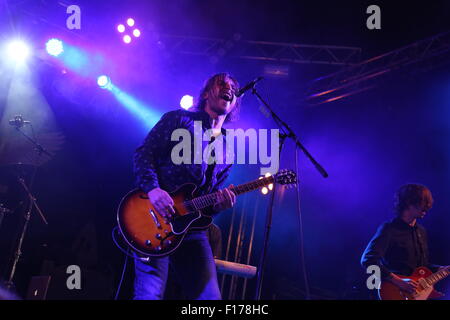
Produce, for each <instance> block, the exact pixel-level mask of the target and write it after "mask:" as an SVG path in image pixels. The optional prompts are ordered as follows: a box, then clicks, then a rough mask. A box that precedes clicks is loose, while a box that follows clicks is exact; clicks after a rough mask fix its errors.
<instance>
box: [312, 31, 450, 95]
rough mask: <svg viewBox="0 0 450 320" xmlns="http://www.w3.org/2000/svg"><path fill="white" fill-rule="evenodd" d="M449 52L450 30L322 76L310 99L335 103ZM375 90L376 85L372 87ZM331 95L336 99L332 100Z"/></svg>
mask: <svg viewBox="0 0 450 320" xmlns="http://www.w3.org/2000/svg"><path fill="white" fill-rule="evenodd" d="M447 52H450V31H449V32H444V33H441V34H438V35H436V36H433V37H430V38H428V39H425V40H421V41H417V42H414V43H412V44H410V45H407V46H404V47H402V48H399V49H396V50H394V51H391V52H388V53H385V54H382V55H379V56H376V57H373V58H370V59H367V60H365V61H363V62H361V63H358V64H355V65H352V66H348V67H345V68H343V69H342V70H340V71H338V72H335V73H332V74H330V75H327V76H324V77H320V78H318V79H316V80H315V81H314V82H313V83H312V84H311V86H310V88H309V90H308V93H307V98H306V100H307V101H308V100H309V102H310V103H312V104H322V103H324V102H330V101H335V100H336V99H334V98H336V97H339V98H342V97H348V96H350V95H353V94H355V93H358V92H360V90H359V89H358V86H359V85H360V84H362V83H364V82H366V81H369V80H370V81H374V80H377V81H378V80H379V79H380V78H381V77H382V76H384V75H385V74H387V73H389V72H392V71H395V70H399V69H402V68H405V67H406V66H411V65H413V64H417V63H419V62H422V61H426V60H430V59H432V58H434V57H437V56H441V55H443V54H444V53H447ZM373 87H375V85H371V86H370V88H373ZM341 90H347V91H345V92H342V91H341ZM330 94H333V95H334V97H333V96H331V97H330Z"/></svg>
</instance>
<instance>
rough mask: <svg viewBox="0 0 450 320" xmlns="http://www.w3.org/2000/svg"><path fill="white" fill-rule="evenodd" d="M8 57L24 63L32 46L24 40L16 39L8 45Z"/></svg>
mask: <svg viewBox="0 0 450 320" xmlns="http://www.w3.org/2000/svg"><path fill="white" fill-rule="evenodd" d="M7 53H8V57H9V58H10V59H11V60H13V61H15V62H16V63H23V62H25V61H26V60H27V58H28V57H29V55H30V48H29V47H28V45H27V44H26V43H25V42H23V41H22V40H14V41H12V42H10V43H9V44H8V46H7Z"/></svg>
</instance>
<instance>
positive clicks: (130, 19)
mask: <svg viewBox="0 0 450 320" xmlns="http://www.w3.org/2000/svg"><path fill="white" fill-rule="evenodd" d="M127 24H128V25H129V26H130V27H132V26H134V19H132V18H128V20H127Z"/></svg>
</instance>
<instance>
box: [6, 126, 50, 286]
mask: <svg viewBox="0 0 450 320" xmlns="http://www.w3.org/2000/svg"><path fill="white" fill-rule="evenodd" d="M16 129H17V131H19V132H20V133H21V134H22V135H23V136H24V137H25V138H26V139H27V140H28V141H30V142H31V143H32V144H34V145H35V150H36V151H37V152H38V154H39V155H42V154H43V153H44V154H46V155H48V156H52V155H51V154H50V153H49V152H48V151H47V150H45V149H44V148H43V147H42V146H41V145H40V144H39V143H38V142H37V141H36V140H35V139H32V138H31V137H29V136H28V135H26V134H25V133H24V132H23V131H22V130H20V127H19V126H16ZM17 181H18V182H19V184H20V185H21V186H22V188H23V189H24V190H25V192H26V194H27V196H28V199H29V203H28V207H27V210H26V213H25V215H24V219H25V221H24V223H23V226H22V230H21V233H20V236H19V239H18V240H17V245H16V248H15V250H14V257H13V258H12V263H11V270H10V272H9V275H8V280H7V282H6V287H7V288H8V289H12V288H13V287H14V283H13V278H14V275H15V272H16V267H17V263H18V262H19V259H20V256H21V255H22V244H23V241H24V239H25V234H26V232H27V229H28V223H29V222H30V218H31V213H32V210H33V207H34V208H36V210H37V212H38V213H39V215H40V217H41V219H42V221H43V222H44V223H45V224H46V225H48V222H47V219H46V218H45V216H44V214H43V212H42V210H41V209H40V208H39V206H38V204H37V202H36V197H35V196H34V195H33V194H32V193H31V191H30V189H29V188H28V186H27V184H26V183H25V180H24V178H23V177H22V176H19V177H18V179H17Z"/></svg>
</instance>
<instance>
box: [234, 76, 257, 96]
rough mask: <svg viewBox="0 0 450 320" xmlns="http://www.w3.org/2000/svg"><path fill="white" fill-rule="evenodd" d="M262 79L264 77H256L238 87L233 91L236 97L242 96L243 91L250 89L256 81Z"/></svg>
mask: <svg viewBox="0 0 450 320" xmlns="http://www.w3.org/2000/svg"><path fill="white" fill-rule="evenodd" d="M262 79H264V78H263V77H258V78H256V79H255V80H253V81H251V82H249V83H247V84H246V85H245V86H243V87H242V88H241V89H239V90H238V91H237V92H236V93H235V96H236V98H239V97H240V96H242V95H243V94H244V92H246V91H248V90H250V89H253V87H254V86H255V84H256V83H257V82H258V81H260V80H262Z"/></svg>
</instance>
